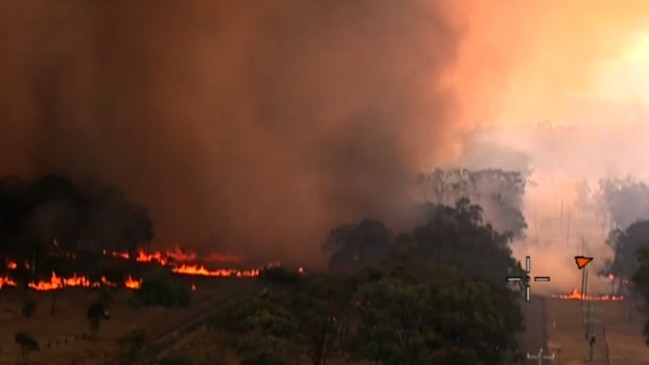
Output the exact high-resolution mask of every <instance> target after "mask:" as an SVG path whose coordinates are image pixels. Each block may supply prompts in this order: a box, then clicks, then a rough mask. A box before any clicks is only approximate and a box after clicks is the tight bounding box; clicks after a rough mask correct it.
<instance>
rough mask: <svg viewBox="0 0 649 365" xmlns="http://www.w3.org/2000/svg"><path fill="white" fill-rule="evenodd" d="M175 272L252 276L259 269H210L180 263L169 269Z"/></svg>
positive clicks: (217, 275)
mask: <svg viewBox="0 0 649 365" xmlns="http://www.w3.org/2000/svg"><path fill="white" fill-rule="evenodd" d="M171 271H172V272H175V273H176V274H183V275H198V276H211V277H244V278H253V277H257V276H259V272H260V270H259V269H251V270H237V269H215V270H211V269H208V268H206V267H205V266H203V265H181V266H179V267H175V268H173V269H171Z"/></svg>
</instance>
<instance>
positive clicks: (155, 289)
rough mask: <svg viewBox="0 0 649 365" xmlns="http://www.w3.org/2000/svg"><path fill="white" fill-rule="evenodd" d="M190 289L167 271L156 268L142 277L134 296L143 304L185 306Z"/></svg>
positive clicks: (189, 295)
mask: <svg viewBox="0 0 649 365" xmlns="http://www.w3.org/2000/svg"><path fill="white" fill-rule="evenodd" d="M190 297H191V294H190V290H189V288H187V287H186V286H185V285H184V284H183V283H181V282H180V281H178V279H177V278H176V277H174V276H173V275H171V273H169V271H167V270H163V269H159V268H156V269H154V270H152V271H150V272H149V273H147V274H146V275H145V276H144V278H142V285H141V286H140V288H139V289H138V290H137V291H136V292H135V298H136V299H137V300H138V302H139V303H140V304H143V305H145V306H163V307H186V306H188V305H189V304H190Z"/></svg>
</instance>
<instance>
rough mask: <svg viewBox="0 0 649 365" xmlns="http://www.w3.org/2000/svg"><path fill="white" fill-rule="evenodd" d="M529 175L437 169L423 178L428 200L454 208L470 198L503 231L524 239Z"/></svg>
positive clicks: (421, 176)
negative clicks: (461, 201) (524, 210)
mask: <svg viewBox="0 0 649 365" xmlns="http://www.w3.org/2000/svg"><path fill="white" fill-rule="evenodd" d="M528 175H529V173H523V172H519V171H507V170H500V169H484V170H468V169H461V168H457V169H434V170H433V171H431V172H429V173H422V174H420V175H419V179H418V180H419V183H420V186H421V187H422V190H423V194H424V199H425V201H427V202H429V203H433V204H443V205H453V204H455V202H456V201H458V200H459V199H463V198H464V199H469V200H470V201H472V202H473V203H475V204H478V205H480V206H481V207H482V209H483V215H484V218H485V220H487V221H488V222H489V223H490V224H491V225H493V226H494V228H495V229H496V230H498V231H499V232H510V233H512V234H513V235H514V237H516V238H523V237H524V236H525V230H526V229H527V222H526V220H525V215H524V213H523V209H524V199H525V188H526V186H527V182H528V178H529V176H528Z"/></svg>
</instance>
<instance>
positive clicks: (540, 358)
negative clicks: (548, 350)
mask: <svg viewBox="0 0 649 365" xmlns="http://www.w3.org/2000/svg"><path fill="white" fill-rule="evenodd" d="M554 358H555V354H554V353H552V354H547V355H543V348H540V349H539V353H538V354H536V355H530V353H529V352H528V353H527V359H528V360H538V365H543V360H548V361H551V360H554Z"/></svg>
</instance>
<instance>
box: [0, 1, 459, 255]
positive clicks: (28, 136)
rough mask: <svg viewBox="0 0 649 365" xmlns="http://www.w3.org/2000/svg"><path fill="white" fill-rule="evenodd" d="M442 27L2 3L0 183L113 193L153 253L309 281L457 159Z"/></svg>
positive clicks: (377, 7)
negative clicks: (129, 203)
mask: <svg viewBox="0 0 649 365" xmlns="http://www.w3.org/2000/svg"><path fill="white" fill-rule="evenodd" d="M438 3H439V4H438ZM445 11H446V10H445V8H444V7H443V4H442V3H441V2H435V1H432V2H431V1H410V2H395V1H391V0H384V1H375V0H361V1H351V2H350V1H297V0H286V1H273V2H267V1H246V2H240V3H237V2H234V1H213V2H199V1H182V2H178V1H156V2H155V4H153V3H149V2H144V1H142V2H140V1H128V2H126V1H102V2H82V1H47V2H40V1H30V2H8V3H5V4H3V5H2V8H0V24H1V27H2V28H0V37H1V38H0V44H1V45H2V46H1V47H2V50H1V51H0V52H1V53H2V54H3V57H1V58H0V70H1V71H0V72H1V74H0V83H1V84H2V85H3V87H2V90H1V91H0V118H1V119H2V124H1V125H0V146H2V147H1V148H2V150H1V151H2V154H1V155H0V174H3V175H6V174H14V173H16V174H20V175H23V176H26V177H33V176H37V175H40V174H43V173H62V174H65V175H66V176H71V177H73V178H74V179H77V180H81V181H84V182H87V183H102V184H104V183H106V184H111V185H115V186H118V187H120V188H122V189H124V190H125V191H126V192H127V193H128V194H129V196H131V197H132V198H133V199H134V200H137V201H138V202H140V203H142V204H143V205H145V206H147V207H149V208H150V209H151V212H152V218H153V220H154V222H155V230H156V240H157V241H156V242H157V243H159V244H160V245H164V244H175V243H180V244H181V245H183V246H194V247H199V246H205V245H210V246H212V247H214V248H218V249H222V250H228V251H234V252H241V253H244V254H246V255H247V256H249V258H255V256H257V257H265V258H270V257H274V258H280V259H287V258H294V259H295V260H298V261H300V262H305V261H306V262H307V263H308V261H309V260H311V259H313V257H311V258H309V257H307V255H312V256H313V252H316V251H317V247H320V245H321V244H322V243H323V240H324V238H325V236H326V231H327V230H328V229H329V228H331V227H332V226H333V225H335V224H339V223H342V222H347V221H349V220H351V219H358V218H359V217H361V216H365V215H371V216H377V217H381V218H385V219H389V220H394V219H397V218H400V217H401V216H402V212H403V211H402V208H401V206H400V205H399V204H400V203H396V202H400V201H402V200H403V198H404V196H405V194H406V193H407V191H406V190H407V189H406V188H407V183H408V182H409V179H411V178H412V177H413V176H414V175H415V172H416V171H417V170H418V169H419V168H420V167H421V166H423V165H424V164H425V163H436V162H439V161H440V160H441V157H442V156H443V152H444V151H446V150H447V149H448V146H449V145H450V143H451V142H450V141H451V140H452V138H451V136H452V134H453V132H454V130H455V129H454V127H453V125H452V124H453V123H452V115H453V111H454V107H453V102H452V94H451V93H450V92H449V91H448V90H447V88H446V87H444V86H443V84H442V83H441V76H442V74H443V73H444V72H445V71H446V70H447V69H448V68H449V67H450V66H451V65H452V63H453V61H454V58H455V54H456V48H457V45H458V42H459V39H460V38H459V32H458V30H457V29H455V28H454V27H455V26H454V25H453V24H452V23H451V22H450V20H449V19H450V18H449V16H448V15H446V13H445ZM203 248H204V247H203Z"/></svg>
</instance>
